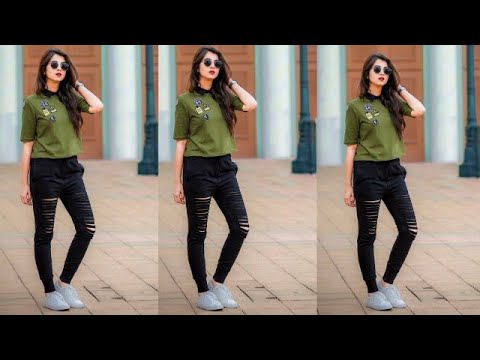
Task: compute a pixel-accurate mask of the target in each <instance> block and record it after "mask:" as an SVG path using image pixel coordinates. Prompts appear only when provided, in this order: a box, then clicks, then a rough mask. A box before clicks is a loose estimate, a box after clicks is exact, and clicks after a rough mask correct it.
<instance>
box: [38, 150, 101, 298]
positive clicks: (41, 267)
mask: <svg viewBox="0 0 480 360" xmlns="http://www.w3.org/2000/svg"><path fill="white" fill-rule="evenodd" d="M83 172H84V168H83V166H82V165H81V164H80V163H79V162H78V160H77V157H76V156H72V157H69V158H65V159H30V192H31V194H32V200H33V213H34V216H35V238H34V243H35V262H36V264H37V269H38V274H39V275H40V280H42V283H43V286H44V288H45V292H46V293H48V292H52V291H55V286H54V284H53V271H52V255H51V242H52V238H53V225H54V222H55V212H56V209H57V202H58V199H60V200H62V203H63V205H64V206H65V209H66V210H67V211H68V213H69V214H70V216H71V218H72V221H73V223H74V224H75V230H76V234H75V236H74V238H73V241H72V243H71V245H70V248H69V250H68V253H67V258H66V260H65V265H64V267H63V271H62V274H61V275H60V280H61V281H63V282H64V283H67V284H69V283H70V282H71V281H72V278H73V276H74V275H75V272H76V271H77V269H78V267H79V265H80V263H81V261H82V259H83V257H84V255H85V253H86V251H87V248H88V245H89V244H90V240H91V239H92V237H93V235H94V233H95V220H94V218H93V212H92V208H91V206H90V200H89V199H88V195H87V192H86V190H85V185H84V183H83V179H82V176H83Z"/></svg>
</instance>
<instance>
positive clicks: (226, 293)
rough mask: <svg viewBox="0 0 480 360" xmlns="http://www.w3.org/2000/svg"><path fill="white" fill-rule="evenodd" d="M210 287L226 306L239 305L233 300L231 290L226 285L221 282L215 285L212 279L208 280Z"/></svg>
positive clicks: (234, 306)
mask: <svg viewBox="0 0 480 360" xmlns="http://www.w3.org/2000/svg"><path fill="white" fill-rule="evenodd" d="M208 288H209V289H210V291H211V292H213V293H214V294H215V296H216V297H217V299H218V301H220V302H221V303H222V305H223V306H225V307H226V308H231V309H234V308H237V307H238V304H237V302H236V301H235V300H233V296H232V294H231V293H230V290H228V288H227V287H226V286H225V285H223V284H221V285H220V286H213V283H212V280H210V281H209V282H208Z"/></svg>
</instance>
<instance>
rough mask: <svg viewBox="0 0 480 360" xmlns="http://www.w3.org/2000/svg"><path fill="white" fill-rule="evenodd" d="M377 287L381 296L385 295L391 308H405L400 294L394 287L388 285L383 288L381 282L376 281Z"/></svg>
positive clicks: (405, 305)
mask: <svg viewBox="0 0 480 360" xmlns="http://www.w3.org/2000/svg"><path fill="white" fill-rule="evenodd" d="M377 287H378V291H380V292H381V293H382V294H383V295H385V297H386V298H387V300H388V302H389V303H390V304H392V306H393V307H396V308H406V307H407V304H406V303H405V301H403V299H402V297H401V296H400V292H399V291H398V289H397V288H396V287H395V286H393V285H390V286H387V287H383V286H382V282H381V281H378V282H377Z"/></svg>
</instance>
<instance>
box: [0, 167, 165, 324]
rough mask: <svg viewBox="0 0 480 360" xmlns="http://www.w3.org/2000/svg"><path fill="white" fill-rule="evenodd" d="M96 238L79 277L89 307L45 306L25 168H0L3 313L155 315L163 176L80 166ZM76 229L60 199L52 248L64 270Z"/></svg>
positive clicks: (75, 281)
mask: <svg viewBox="0 0 480 360" xmlns="http://www.w3.org/2000/svg"><path fill="white" fill-rule="evenodd" d="M81 162H82V164H83V165H84V167H85V175H84V181H85V184H86V187H87V191H88V194H89V197H90V201H91V204H92V208H93V211H94V216H95V222H96V228H97V231H96V234H95V236H94V238H93V240H92V242H91V244H90V247H89V249H88V251H87V254H86V256H85V258H84V260H83V263H82V264H81V265H80V268H79V270H78V272H77V274H76V275H75V277H74V279H73V282H72V285H74V286H75V287H76V289H77V291H78V293H79V294H80V296H81V297H82V299H83V300H84V302H85V304H86V308H84V309H80V310H75V309H72V310H70V311H66V312H54V311H49V310H47V309H45V308H43V307H42V306H41V301H42V298H43V287H42V284H41V282H40V280H39V278H38V274H37V270H36V267H35V261H34V256H33V229H34V226H33V225H34V222H33V210H32V208H31V207H29V206H26V205H23V204H22V203H21V202H20V196H19V179H20V166H19V164H4V165H0V189H1V191H0V204H1V205H0V274H1V276H0V314H61V315H77V314H157V313H158V177H156V176H138V175H137V174H136V173H137V163H136V162H115V161H103V160H102V161H94V160H90V161H81ZM73 234H74V227H73V224H72V222H71V219H70V217H69V215H68V213H67V212H66V210H65V208H64V207H63V204H62V203H61V202H60V201H59V203H58V206H57V216H56V221H55V228H54V238H53V242H52V256H53V264H54V274H55V276H58V275H59V273H60V272H61V269H62V266H63V262H64V259H65V256H66V253H67V250H68V246H69V245H70V242H71V240H72V237H73Z"/></svg>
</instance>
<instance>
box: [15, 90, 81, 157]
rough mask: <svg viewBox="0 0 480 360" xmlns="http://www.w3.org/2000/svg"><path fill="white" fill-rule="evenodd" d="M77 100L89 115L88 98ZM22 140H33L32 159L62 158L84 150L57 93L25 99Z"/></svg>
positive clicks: (31, 96)
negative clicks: (86, 99)
mask: <svg viewBox="0 0 480 360" xmlns="http://www.w3.org/2000/svg"><path fill="white" fill-rule="evenodd" d="M77 99H78V108H79V109H80V111H82V112H88V109H89V108H90V105H88V103H87V102H86V101H85V99H84V98H83V97H81V96H79V95H77ZM20 140H21V141H22V142H28V141H34V143H33V148H32V154H31V157H32V158H50V159H61V158H67V157H70V156H74V155H78V154H79V153H80V152H81V151H82V142H81V140H80V138H79V137H78V136H77V134H76V133H75V129H74V128H73V124H72V121H71V120H70V117H69V116H68V112H67V108H66V107H65V105H64V104H63V103H62V102H61V101H60V99H59V98H58V96H57V95H56V94H54V93H52V95H51V96H47V95H45V94H44V93H41V94H33V95H30V96H28V97H26V98H25V100H24V102H23V110H22V132H21V135H20Z"/></svg>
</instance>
